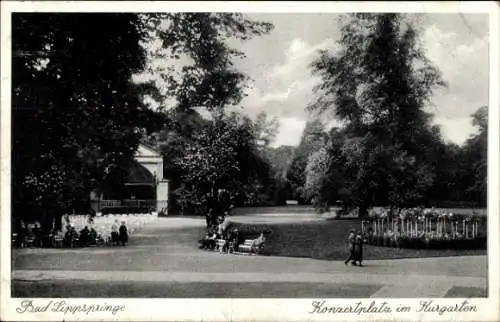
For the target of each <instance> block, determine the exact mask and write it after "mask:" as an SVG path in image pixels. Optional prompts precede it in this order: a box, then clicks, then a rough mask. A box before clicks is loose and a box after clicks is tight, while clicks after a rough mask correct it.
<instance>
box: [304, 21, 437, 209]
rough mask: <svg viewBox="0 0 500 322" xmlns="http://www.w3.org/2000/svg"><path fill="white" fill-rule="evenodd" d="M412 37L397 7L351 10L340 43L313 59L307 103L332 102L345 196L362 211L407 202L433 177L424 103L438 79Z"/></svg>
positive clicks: (317, 106) (320, 106) (324, 105)
mask: <svg viewBox="0 0 500 322" xmlns="http://www.w3.org/2000/svg"><path fill="white" fill-rule="evenodd" d="M417 40H418V34H417V31H416V30H415V28H413V27H412V25H411V24H410V23H406V21H405V20H404V19H403V17H402V16H401V15H399V14H392V13H390V14H387V13H385V14H365V13H362V14H352V15H349V16H348V17H347V19H346V20H345V21H344V25H343V27H342V29H341V37H340V40H339V47H340V50H339V51H338V52H334V53H332V52H329V51H322V52H321V53H320V57H319V58H318V59H316V60H315V61H314V62H313V64H312V69H313V73H314V74H316V75H319V76H320V77H321V79H322V82H321V84H320V85H319V86H318V88H317V92H318V94H319V95H318V99H317V100H316V101H315V102H313V103H312V104H311V105H310V106H309V109H310V110H314V111H320V112H324V111H330V110H334V112H335V115H336V117H337V118H338V119H340V120H341V121H343V123H344V124H345V128H346V133H347V140H348V141H346V142H349V144H347V145H346V147H345V149H344V153H345V154H346V158H347V162H348V165H346V167H351V168H352V169H350V170H349V171H348V172H350V175H349V176H348V180H347V181H346V183H345V185H346V187H348V188H349V189H348V190H349V191H350V194H351V195H352V196H355V198H345V200H344V202H345V204H346V207H351V208H352V207H359V210H360V215H361V216H363V215H364V214H366V210H367V208H368V207H370V206H372V205H374V204H376V203H383V204H384V203H385V204H387V203H388V204H390V205H391V206H394V207H404V206H407V205H410V204H414V203H416V202H418V201H419V200H421V198H422V197H423V193H424V192H425V190H426V188H427V187H428V186H429V185H430V184H431V183H432V180H433V178H432V175H431V172H430V169H429V166H428V162H427V160H426V155H427V154H426V151H425V146H426V143H428V142H429V140H430V139H432V138H433V133H432V129H431V125H430V122H429V121H430V115H429V114H427V113H426V112H425V111H424V107H425V105H426V104H427V103H429V100H430V97H431V94H432V91H433V90H434V89H436V88H438V87H440V86H442V85H444V83H443V82H442V81H441V77H440V73H439V71H438V70H437V68H436V67H434V66H433V65H432V64H431V62H430V61H429V60H428V59H427V58H426V57H425V54H424V51H423V50H422V48H420V47H419V46H418V42H417ZM349 145H350V146H349ZM422 174H425V175H422Z"/></svg>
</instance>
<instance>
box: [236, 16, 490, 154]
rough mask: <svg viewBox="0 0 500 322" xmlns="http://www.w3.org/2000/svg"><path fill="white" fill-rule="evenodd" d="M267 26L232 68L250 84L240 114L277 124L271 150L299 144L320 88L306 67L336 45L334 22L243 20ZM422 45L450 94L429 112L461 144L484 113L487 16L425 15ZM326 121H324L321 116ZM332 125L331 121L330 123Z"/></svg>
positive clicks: (443, 93)
mask: <svg viewBox="0 0 500 322" xmlns="http://www.w3.org/2000/svg"><path fill="white" fill-rule="evenodd" d="M247 16H248V17H249V18H252V19H255V20H260V21H267V22H271V23H272V24H273V25H274V30H273V31H272V32H271V33H270V34H268V35H265V36H261V37H258V38H254V39H252V40H249V41H247V42H246V43H244V44H236V45H237V46H238V48H240V49H241V50H242V51H244V52H245V53H246V55H247V57H246V58H245V59H243V60H241V61H237V62H236V66H237V67H238V68H239V69H241V70H242V71H244V72H245V73H246V74H247V75H248V76H250V78H252V79H253V82H252V87H251V88H250V89H249V91H248V93H247V94H248V96H247V97H246V98H245V99H244V100H243V101H242V102H241V106H242V107H243V113H245V114H248V115H250V116H255V115H256V114H257V113H259V112H260V111H265V112H266V113H267V114H268V115H269V116H273V117H277V118H278V120H279V124H280V127H279V132H278V135H277V137H276V140H275V142H274V143H273V146H280V145H296V144H298V142H299V140H300V137H301V134H302V130H303V128H304V126H305V123H306V121H307V119H308V118H309V117H310V115H308V113H307V112H306V111H305V107H306V106H307V104H308V103H309V102H311V101H312V100H313V98H314V93H313V90H312V89H313V87H314V86H315V85H316V84H318V81H319V80H318V78H316V77H314V76H313V75H312V74H311V72H310V69H309V68H308V65H309V64H310V63H311V62H312V61H313V59H314V58H315V57H317V55H318V54H317V52H318V50H319V49H325V48H334V46H335V42H336V40H338V37H339V27H338V23H337V21H338V20H337V18H338V17H339V15H338V14H289V13H278V14H276V13H275V14H247ZM418 21H419V27H420V28H421V31H422V32H421V45H422V47H423V48H424V49H425V50H426V52H427V57H428V58H429V59H430V60H431V61H432V62H433V63H434V64H435V65H436V66H437V67H438V68H439V69H440V70H441V72H442V76H443V78H444V80H445V81H446V82H447V83H448V87H447V88H445V89H441V90H439V91H437V92H436V93H434V95H433V98H432V105H430V106H428V107H427V110H428V111H430V112H432V113H433V114H434V123H435V124H439V125H440V126H441V132H442V135H443V138H444V139H445V141H448V142H455V143H458V144H461V143H463V142H464V141H465V140H466V139H467V138H468V137H469V136H470V135H471V134H472V133H474V132H475V129H474V127H473V126H472V123H471V117H470V115H471V114H472V113H474V111H476V110H477V109H478V108H479V107H481V106H484V105H488V82H489V66H488V55H489V53H488V16H487V15H485V14H463V15H460V14H449V13H447V14H423V15H420V16H419V20H418ZM322 117H325V120H327V119H326V118H327V117H329V116H322ZM328 120H329V119H328Z"/></svg>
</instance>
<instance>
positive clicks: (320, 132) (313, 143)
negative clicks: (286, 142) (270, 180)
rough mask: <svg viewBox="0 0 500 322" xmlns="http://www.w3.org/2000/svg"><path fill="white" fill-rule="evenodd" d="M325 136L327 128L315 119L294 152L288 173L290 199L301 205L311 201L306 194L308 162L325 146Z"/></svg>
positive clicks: (306, 128) (310, 122)
mask: <svg viewBox="0 0 500 322" xmlns="http://www.w3.org/2000/svg"><path fill="white" fill-rule="evenodd" d="M325 134H326V133H325V126H324V124H323V123H322V122H321V120H319V119H313V120H311V121H309V122H307V123H306V126H305V128H304V131H303V133H302V137H301V139H300V142H299V145H298V146H297V148H296V149H295V150H294V156H293V159H292V162H291V164H290V167H289V169H288V171H287V180H288V185H289V191H290V196H289V198H290V199H294V200H297V201H298V202H299V204H305V203H307V202H308V199H309V198H307V197H306V195H305V194H304V185H305V180H306V179H305V178H306V175H305V173H306V172H305V171H306V165H307V160H308V158H309V157H310V156H311V154H313V153H314V152H315V151H317V150H318V149H319V148H321V147H322V146H323V144H324V137H325Z"/></svg>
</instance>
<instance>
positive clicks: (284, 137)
mask: <svg viewBox="0 0 500 322" xmlns="http://www.w3.org/2000/svg"><path fill="white" fill-rule="evenodd" d="M278 122H279V128H278V130H279V132H278V135H277V136H276V139H275V140H274V142H273V144H272V146H273V147H278V146H280V145H297V144H299V142H300V137H301V136H302V132H303V131H304V127H305V126H306V121H304V120H301V119H297V118H294V117H281V118H279V119H278Z"/></svg>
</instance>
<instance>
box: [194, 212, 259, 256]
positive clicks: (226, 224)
mask: <svg viewBox="0 0 500 322" xmlns="http://www.w3.org/2000/svg"><path fill="white" fill-rule="evenodd" d="M243 242H244V238H243V236H242V234H241V232H240V231H239V230H238V228H236V227H234V226H233V225H232V224H231V219H230V216H229V213H228V211H225V212H224V214H223V215H222V216H218V217H215V216H214V215H213V209H210V210H209V211H208V214H207V232H206V234H205V236H204V237H203V238H202V239H201V240H200V248H202V249H208V250H219V251H220V252H221V253H226V252H235V251H238V250H239V249H240V245H242V244H243ZM264 243H265V237H264V233H261V234H260V236H259V237H258V238H255V239H252V243H251V245H245V246H248V251H249V252H255V253H257V252H259V251H260V249H261V248H262V247H263V245H264Z"/></svg>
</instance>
